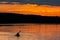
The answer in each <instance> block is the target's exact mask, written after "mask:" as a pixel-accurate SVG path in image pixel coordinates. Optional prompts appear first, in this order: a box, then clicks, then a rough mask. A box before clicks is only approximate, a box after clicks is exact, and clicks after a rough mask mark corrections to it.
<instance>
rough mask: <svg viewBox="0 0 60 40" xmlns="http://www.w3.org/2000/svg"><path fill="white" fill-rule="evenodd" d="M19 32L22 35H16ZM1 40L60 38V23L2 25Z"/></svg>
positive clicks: (54, 39) (51, 39)
mask: <svg viewBox="0 0 60 40" xmlns="http://www.w3.org/2000/svg"><path fill="white" fill-rule="evenodd" d="M19 31H21V32H19ZM17 32H19V33H20V35H21V36H20V37H19V38H18V37H16V36H15V34H16V33H17ZM0 40H60V24H14V25H12V26H0Z"/></svg>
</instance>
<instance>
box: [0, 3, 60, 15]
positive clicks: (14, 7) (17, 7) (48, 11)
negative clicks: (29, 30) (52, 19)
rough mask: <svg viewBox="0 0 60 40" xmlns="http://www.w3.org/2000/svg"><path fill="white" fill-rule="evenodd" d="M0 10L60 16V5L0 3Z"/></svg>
mask: <svg viewBox="0 0 60 40" xmlns="http://www.w3.org/2000/svg"><path fill="white" fill-rule="evenodd" d="M0 12H8V13H9V12H11V13H18V14H25V15H30V14H32V15H41V16H60V6H50V5H40V6H39V5H36V4H18V3H13V4H0Z"/></svg>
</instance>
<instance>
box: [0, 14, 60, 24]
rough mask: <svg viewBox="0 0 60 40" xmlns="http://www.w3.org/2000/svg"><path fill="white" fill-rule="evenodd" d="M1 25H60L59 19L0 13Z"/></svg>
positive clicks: (56, 17)
mask: <svg viewBox="0 0 60 40" xmlns="http://www.w3.org/2000/svg"><path fill="white" fill-rule="evenodd" d="M2 23H60V17H58V16H40V15H24V14H16V13H0V24H2Z"/></svg>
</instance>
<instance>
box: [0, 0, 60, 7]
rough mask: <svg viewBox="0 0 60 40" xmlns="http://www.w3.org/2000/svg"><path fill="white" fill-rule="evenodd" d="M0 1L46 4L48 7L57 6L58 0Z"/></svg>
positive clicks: (59, 3) (59, 2) (59, 1)
mask: <svg viewBox="0 0 60 40" xmlns="http://www.w3.org/2000/svg"><path fill="white" fill-rule="evenodd" d="M0 1H8V2H20V3H31V4H38V5H40V4H48V5H59V6H60V0H0Z"/></svg>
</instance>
